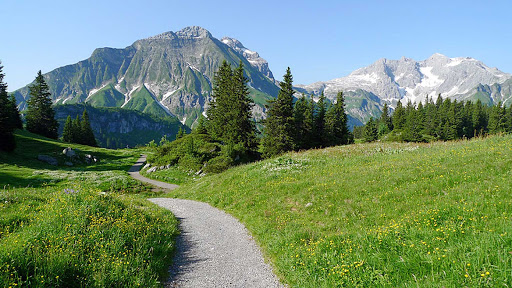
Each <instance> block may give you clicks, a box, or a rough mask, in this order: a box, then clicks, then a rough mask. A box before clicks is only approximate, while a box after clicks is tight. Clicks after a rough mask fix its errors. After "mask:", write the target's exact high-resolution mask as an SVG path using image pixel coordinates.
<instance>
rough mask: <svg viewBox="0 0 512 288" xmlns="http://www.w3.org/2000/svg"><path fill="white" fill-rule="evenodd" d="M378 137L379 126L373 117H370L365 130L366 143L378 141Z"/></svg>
mask: <svg viewBox="0 0 512 288" xmlns="http://www.w3.org/2000/svg"><path fill="white" fill-rule="evenodd" d="M378 136H379V135H378V131H377V124H376V123H375V120H373V117H370V120H368V122H367V123H366V125H365V128H364V140H365V141H366V142H373V141H376V140H377V138H378Z"/></svg>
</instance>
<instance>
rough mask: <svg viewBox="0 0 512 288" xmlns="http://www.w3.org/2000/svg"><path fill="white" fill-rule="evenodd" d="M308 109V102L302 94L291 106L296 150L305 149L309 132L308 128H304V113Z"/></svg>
mask: <svg viewBox="0 0 512 288" xmlns="http://www.w3.org/2000/svg"><path fill="white" fill-rule="evenodd" d="M308 110H309V103H308V100H307V99H306V96H305V95H304V94H302V97H301V98H299V100H297V101H296V102H295V105H294V106H293V121H294V123H295V124H294V129H295V133H296V134H295V139H296V143H295V144H296V146H295V148H296V149H297V150H300V149H307V148H308V147H307V144H308V143H307V133H309V131H308V129H306V127H305V126H306V114H307V113H308Z"/></svg>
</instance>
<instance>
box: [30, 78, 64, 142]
mask: <svg viewBox="0 0 512 288" xmlns="http://www.w3.org/2000/svg"><path fill="white" fill-rule="evenodd" d="M29 91H30V92H29V94H30V99H29V100H28V101H27V114H26V120H27V130H28V131H30V132H33V133H36V134H40V135H43V136H45V137H48V138H52V139H57V137H58V134H57V128H58V127H59V123H58V122H57V120H55V111H54V110H53V107H52V100H51V98H50V95H51V94H50V89H49V88H48V85H47V84H46V81H45V80H44V77H43V75H42V74H41V71H39V72H38V73H37V76H36V79H35V83H34V84H33V85H30V86H29Z"/></svg>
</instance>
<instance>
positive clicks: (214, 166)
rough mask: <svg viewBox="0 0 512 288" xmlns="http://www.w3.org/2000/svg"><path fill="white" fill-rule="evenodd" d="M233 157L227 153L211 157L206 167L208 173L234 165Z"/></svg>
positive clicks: (218, 171) (205, 170)
mask: <svg viewBox="0 0 512 288" xmlns="http://www.w3.org/2000/svg"><path fill="white" fill-rule="evenodd" d="M233 164H234V163H233V159H231V158H230V157H228V156H226V155H222V156H218V157H215V158H212V159H210V160H209V161H208V162H207V163H206V167H204V172H206V173H220V172H222V171H225V170H227V169H228V168H229V167H231V166H233Z"/></svg>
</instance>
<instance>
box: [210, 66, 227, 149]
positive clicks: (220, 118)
mask: <svg viewBox="0 0 512 288" xmlns="http://www.w3.org/2000/svg"><path fill="white" fill-rule="evenodd" d="M232 80H233V71H232V69H231V65H229V64H228V62H227V61H226V60H224V61H223V62H222V64H221V66H220V67H219V70H218V71H217V72H216V73H215V76H214V79H213V91H212V98H213V100H212V101H210V106H209V108H208V110H207V111H206V115H207V116H208V124H209V126H208V133H210V135H211V136H212V137H213V138H214V139H219V140H222V139H225V138H226V137H225V136H226V129H225V125H226V123H227V122H228V115H229V112H230V110H231V108H232V101H231V91H232V86H233V85H232Z"/></svg>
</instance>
